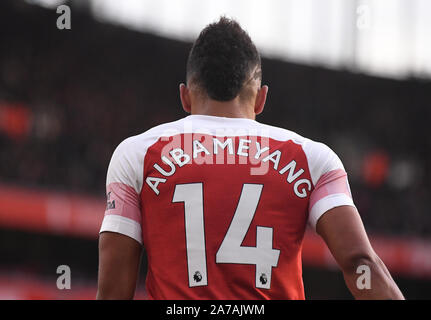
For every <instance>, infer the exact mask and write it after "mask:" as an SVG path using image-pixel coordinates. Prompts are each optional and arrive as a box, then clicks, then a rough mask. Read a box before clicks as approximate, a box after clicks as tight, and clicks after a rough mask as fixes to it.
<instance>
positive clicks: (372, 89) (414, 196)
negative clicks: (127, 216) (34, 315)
mask: <svg viewBox="0 0 431 320" xmlns="http://www.w3.org/2000/svg"><path fill="white" fill-rule="evenodd" d="M56 19H57V15H56V13H55V10H54V11H53V10H47V9H43V8H40V7H37V6H33V5H29V4H27V3H25V2H23V1H11V0H8V1H1V2H0V41H1V42H0V43H1V50H0V238H1V242H0V257H1V259H0V299H2V298H8V299H14V298H18V299H20V298H21V299H31V298H38V299H69V298H71V299H77V298H90V299H91V298H93V297H94V294H95V281H96V277H97V236H98V234H97V233H98V228H99V226H100V223H101V219H102V216H103V211H104V206H105V199H104V192H105V190H104V184H105V178H106V177H105V175H106V170H107V166H108V163H109V159H110V156H111V154H112V152H113V150H114V149H115V147H116V146H117V145H118V144H119V143H120V142H121V141H122V140H123V139H124V138H126V137H129V136H131V135H136V134H139V133H141V132H143V131H145V130H147V129H149V128H151V127H152V126H155V125H158V124H160V123H163V122H167V121H173V120H176V119H178V118H179V117H183V116H184V113H183V112H182V110H181V108H180V104H179V99H178V95H177V90H178V84H179V83H180V82H182V81H184V75H185V63H186V59H187V54H188V50H189V49H190V46H191V44H190V43H183V42H179V41H174V40H169V39H164V38H160V37H156V36H153V35H150V34H145V33H138V32H136V31H130V30H128V29H125V28H121V27H118V26H112V25H109V24H102V23H100V22H96V21H95V20H94V19H93V18H92V17H91V15H90V14H89V13H88V12H87V11H85V10H82V9H80V10H79V8H78V9H77V10H74V15H73V29H72V30H71V31H59V30H57V29H56V28H55V21H56ZM263 65H264V81H265V82H266V83H268V84H269V85H270V96H269V101H268V104H267V109H266V112H265V113H264V115H262V116H261V117H260V118H259V121H261V122H265V123H268V124H272V125H276V126H281V127H285V128H288V129H291V130H294V131H297V132H298V133H300V134H302V135H305V136H308V137H310V138H312V139H315V140H318V141H323V142H325V143H327V144H328V145H329V146H331V147H332V148H333V149H334V150H335V151H336V152H337V153H338V154H339V155H340V157H341V159H342V160H343V162H344V164H345V166H346V169H347V171H348V172H349V176H350V183H351V188H352V192H353V195H354V199H355V202H356V205H357V207H358V209H359V211H360V213H361V215H362V217H363V220H364V223H365V225H366V228H367V230H368V231H369V233H370V234H371V235H372V239H373V244H374V246H375V248H376V251H377V252H378V253H379V254H380V255H381V257H382V259H383V260H384V261H385V262H386V263H387V264H388V267H389V269H390V270H391V271H392V272H393V273H394V275H395V278H396V280H397V281H398V282H399V284H400V287H401V289H402V290H403V291H404V293H405V294H406V296H407V297H408V298H426V297H428V298H430V291H431V290H430V289H431V237H430V235H431V214H430V209H429V201H430V195H431V185H430V180H431V177H430V174H431V170H430V169H431V133H430V128H429V121H430V120H431V82H430V81H425V80H418V79H411V80H408V81H407V80H406V81H399V80H390V79H382V78H376V77H370V76H365V75H361V74H354V73H349V72H343V71H333V70H329V69H324V68H315V67H307V66H302V65H297V64H292V63H287V62H282V61H277V60H268V59H264V61H263ZM303 259H304V264H305V270H304V281H305V284H306V289H307V290H306V295H307V297H308V298H315V299H325V298H327V299H329V298H349V297H350V295H349V293H348V292H347V289H346V288H345V286H344V283H343V279H342V275H341V274H340V273H339V272H337V269H336V267H335V264H334V262H333V260H332V258H330V255H329V252H328V251H327V250H326V249H325V247H324V246H323V243H322V242H321V240H320V239H318V237H317V236H315V235H313V234H311V233H309V234H307V237H306V240H305V243H304V255H303ZM61 264H68V265H70V266H71V268H72V278H73V281H76V282H73V284H75V283H76V287H73V289H72V290H71V291H70V292H68V293H64V292H60V291H58V290H57V289H56V287H55V278H56V274H55V270H56V267H57V266H58V265H61ZM144 267H145V261H144V262H143V268H144ZM334 283H335V284H334ZM138 297H141V298H143V297H145V293H144V292H143V278H142V279H141V284H140V289H139V293H138Z"/></svg>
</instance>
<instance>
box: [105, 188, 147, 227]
mask: <svg viewBox="0 0 431 320" xmlns="http://www.w3.org/2000/svg"><path fill="white" fill-rule="evenodd" d="M106 192H107V197H108V202H107V206H106V211H105V216H107V215H117V216H122V217H125V218H129V219H131V220H133V221H135V222H137V223H139V224H141V209H140V208H141V205H140V200H139V195H138V194H137V193H136V191H135V189H134V188H132V187H130V186H128V185H126V184H123V183H111V184H109V185H108V186H107V187H106Z"/></svg>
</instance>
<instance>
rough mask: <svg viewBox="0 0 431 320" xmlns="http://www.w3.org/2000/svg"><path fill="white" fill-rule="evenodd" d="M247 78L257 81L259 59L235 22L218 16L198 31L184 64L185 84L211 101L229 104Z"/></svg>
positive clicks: (259, 75) (253, 47)
mask: <svg viewBox="0 0 431 320" xmlns="http://www.w3.org/2000/svg"><path fill="white" fill-rule="evenodd" d="M255 69H256V70H257V72H256V73H255V74H254V75H252V74H251V73H252V72H253V70H255ZM251 76H254V77H255V78H257V77H259V78H261V76H262V73H261V58H260V55H259V52H258V51H257V49H256V46H255V45H254V43H253V42H252V40H251V39H250V36H249V35H248V34H247V32H246V31H244V30H243V29H242V28H241V26H240V25H239V24H238V22H236V21H235V20H232V19H228V18H226V17H221V18H220V20H219V21H218V22H216V23H213V24H210V25H208V26H207V27H206V28H205V29H204V30H202V32H201V33H200V35H199V37H198V39H197V40H196V42H195V43H194V45H193V47H192V49H191V51H190V55H189V58H188V62H187V81H188V83H189V84H190V83H192V84H193V85H197V86H198V87H199V88H200V89H203V90H204V91H205V93H206V94H207V95H208V96H209V98H211V99H213V100H216V101H231V100H233V99H235V98H236V97H237V96H238V95H239V93H240V91H241V89H242V88H243V86H244V84H245V82H246V81H248V80H249V79H250V78H251Z"/></svg>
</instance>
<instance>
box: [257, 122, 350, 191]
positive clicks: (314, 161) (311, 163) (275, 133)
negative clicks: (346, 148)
mask: <svg viewBox="0 0 431 320" xmlns="http://www.w3.org/2000/svg"><path fill="white" fill-rule="evenodd" d="M262 128H264V129H265V130H268V132H270V136H271V137H272V138H274V139H276V140H281V141H287V140H290V141H292V142H294V143H296V144H298V145H300V146H301V148H302V151H303V152H304V154H305V157H306V158H307V162H308V167H309V169H310V174H311V178H312V180H313V184H314V185H315V184H316V183H317V181H318V180H319V178H320V177H321V176H322V175H324V174H325V173H328V172H330V171H333V170H339V169H341V170H343V171H344V170H345V169H344V166H343V163H342V162H341V160H340V158H339V157H338V155H337V154H336V153H335V152H334V151H333V150H332V149H331V148H330V147H329V146H328V145H326V144H325V143H322V142H318V141H314V140H312V139H309V138H306V137H304V136H302V135H300V134H298V133H296V132H293V131H290V130H287V129H284V128H279V127H274V126H269V125H265V124H262Z"/></svg>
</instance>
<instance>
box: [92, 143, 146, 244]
mask: <svg viewBox="0 0 431 320" xmlns="http://www.w3.org/2000/svg"><path fill="white" fill-rule="evenodd" d="M134 149H135V148H134V144H133V140H132V139H131V138H129V139H127V140H125V141H124V142H122V143H121V144H120V145H119V146H118V147H117V149H116V150H115V152H114V154H113V155H112V158H111V162H110V164H109V168H108V173H107V179H106V195H107V206H106V211H105V216H104V219H103V222H102V226H101V228H100V233H102V232H115V233H120V234H123V235H126V236H128V237H130V238H132V239H135V240H136V241H138V242H139V243H140V244H142V228H141V222H142V216H141V203H140V196H139V194H140V191H141V188H142V180H143V177H142V176H143V170H140V168H143V164H141V163H140V161H139V157H138V155H137V154H136V152H134ZM140 171H141V172H140Z"/></svg>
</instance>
